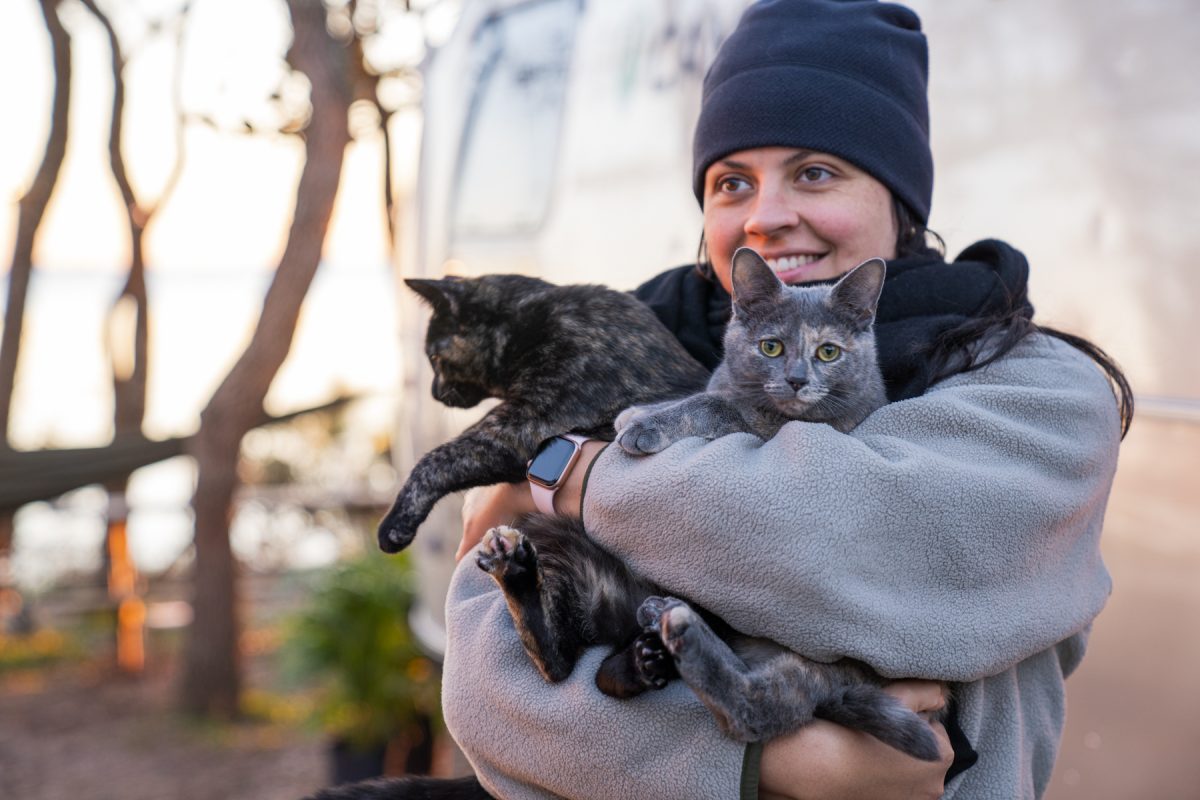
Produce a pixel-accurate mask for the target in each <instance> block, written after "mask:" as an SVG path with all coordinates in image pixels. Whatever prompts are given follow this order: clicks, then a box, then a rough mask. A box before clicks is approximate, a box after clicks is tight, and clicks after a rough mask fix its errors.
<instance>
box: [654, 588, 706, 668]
mask: <svg viewBox="0 0 1200 800" xmlns="http://www.w3.org/2000/svg"><path fill="white" fill-rule="evenodd" d="M699 621H700V618H699V616H697V614H696V612H695V611H693V610H692V607H691V606H689V605H688V604H687V603H685V602H683V601H682V600H676V599H675V598H673V597H671V598H667V606H666V608H664V609H663V611H662V613H661V614H660V615H659V617H658V635H659V638H661V639H662V643H663V645H665V646H666V648H667V650H668V651H669V652H670V653H671V655H673V656H675V657H676V658H678V657H679V655H680V654H681V653H682V652H683V649H684V648H685V647H686V646H687V641H688V632H689V631H690V630H692V628H693V627H694V626H695V624H696V623H697V622H699Z"/></svg>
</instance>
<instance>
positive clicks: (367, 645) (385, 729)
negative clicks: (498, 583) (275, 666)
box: [285, 554, 440, 784]
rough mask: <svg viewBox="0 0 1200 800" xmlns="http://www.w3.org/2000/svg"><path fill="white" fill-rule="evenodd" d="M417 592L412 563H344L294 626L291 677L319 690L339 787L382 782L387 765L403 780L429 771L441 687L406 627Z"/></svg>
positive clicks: (289, 641)
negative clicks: (308, 681) (309, 681)
mask: <svg viewBox="0 0 1200 800" xmlns="http://www.w3.org/2000/svg"><path fill="white" fill-rule="evenodd" d="M413 584H414V579H413V575H412V570H411V568H410V566H409V563H408V559H407V557H406V555H401V556H390V557H385V556H383V555H380V554H371V555H365V556H361V557H358V558H355V559H353V560H350V561H346V562H343V563H341V564H339V565H338V566H336V567H334V568H333V569H332V570H331V571H330V572H329V573H328V574H327V575H326V576H324V579H323V580H321V581H320V583H319V584H318V585H317V586H316V587H315V591H314V592H313V595H312V598H311V600H310V602H309V603H308V605H307V607H306V608H305V609H304V610H303V611H301V612H300V613H299V614H298V615H297V616H296V617H294V618H293V619H292V620H291V623H290V625H289V626H288V631H287V634H286V639H285V641H286V644H285V654H286V658H287V659H288V661H289V662H290V664H291V668H292V671H293V673H294V674H297V675H299V676H300V677H305V678H308V679H315V680H316V681H317V682H318V685H319V689H318V699H317V702H316V706H315V715H316V717H317V720H318V722H319V723H320V725H321V726H322V728H323V729H324V730H325V731H326V732H327V733H328V734H329V735H330V736H331V738H332V744H333V748H332V749H333V769H332V778H333V783H334V784H338V783H345V782H347V781H351V780H361V779H363V778H369V777H375V776H377V775H381V774H384V763H385V757H386V759H387V764H388V765H389V766H392V767H393V769H396V770H398V771H403V772H427V771H428V768H429V764H428V761H429V756H430V754H431V749H430V746H431V741H430V740H431V737H432V728H433V725H434V724H435V722H436V721H437V719H438V717H439V713H440V701H439V690H440V680H439V674H438V669H437V666H436V665H435V664H434V663H433V662H432V661H431V660H430V659H429V658H428V657H426V656H425V654H424V653H423V652H422V651H421V649H420V647H419V646H418V644H417V642H416V639H415V638H414V637H413V634H412V631H411V630H410V629H409V626H408V612H409V608H410V606H411V604H412V599H413V592H414V589H413Z"/></svg>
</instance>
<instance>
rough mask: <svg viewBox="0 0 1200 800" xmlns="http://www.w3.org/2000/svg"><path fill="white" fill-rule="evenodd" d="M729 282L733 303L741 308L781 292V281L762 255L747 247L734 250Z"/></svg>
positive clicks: (771, 297) (775, 296) (774, 297)
mask: <svg viewBox="0 0 1200 800" xmlns="http://www.w3.org/2000/svg"><path fill="white" fill-rule="evenodd" d="M730 283H731V284H733V304H734V305H735V306H740V307H742V308H749V307H750V306H753V305H755V304H756V303H762V302H764V301H768V300H774V299H776V298H778V297H779V295H780V294H782V293H783V281H781V280H779V278H778V277H777V276H776V275H775V273H774V272H772V271H771V268H770V267H769V266H767V262H766V261H763V257H762V256H760V255H759V254H758V253H756V252H754V251H753V250H751V249H750V248H749V247H739V248H738V249H737V250H736V251H735V252H734V254H733V267H732V275H731V277H730Z"/></svg>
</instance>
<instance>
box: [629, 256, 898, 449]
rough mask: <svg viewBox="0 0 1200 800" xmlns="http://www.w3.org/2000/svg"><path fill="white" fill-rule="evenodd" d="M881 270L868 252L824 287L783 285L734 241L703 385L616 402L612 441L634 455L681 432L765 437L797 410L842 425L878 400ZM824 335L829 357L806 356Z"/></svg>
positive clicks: (881, 397)
mask: <svg viewBox="0 0 1200 800" xmlns="http://www.w3.org/2000/svg"><path fill="white" fill-rule="evenodd" d="M886 273H887V267H886V265H885V264H884V262H883V261H882V260H881V259H878V258H875V259H871V260H869V261H865V262H863V263H862V264H859V265H858V266H857V267H855V268H854V269H852V270H850V271H849V272H847V273H846V274H845V275H844V276H842V278H841V279H840V280H838V282H837V283H835V284H833V285H831V286H787V285H785V284H784V283H783V282H782V281H780V280H779V278H778V277H777V276H776V275H775V273H774V272H773V271H772V270H771V268H770V267H768V266H767V263H766V262H765V261H763V259H762V258H761V257H760V256H759V255H758V253H756V252H754V251H753V250H751V249H749V248H745V247H743V248H740V249H738V250H737V252H735V253H734V255H733V262H732V278H731V280H732V284H733V316H732V318H731V319H730V321H729V325H728V326H727V327H726V329H725V343H724V347H725V358H724V361H722V362H721V364H720V365H719V366H718V367H717V369H716V371H715V372H714V373H713V375H712V378H711V379H710V380H709V383H708V387H707V389H706V390H705V391H704V392H702V393H700V394H696V395H693V396H691V397H687V398H684V399H682V400H679V401H674V402H666V403H657V404H655V405H653V406H649V407H641V408H638V407H635V408H630V409H628V410H626V411H624V412H623V413H622V414H621V416H619V417H618V418H617V422H616V429H617V444H619V445H620V446H621V447H622V448H623V449H624V450H625V451H626V452H629V453H632V454H634V455H642V454H649V453H657V452H659V451H661V450H662V449H664V448H666V447H668V446H669V445H671V444H673V443H675V442H677V441H679V440H680V439H683V438H686V437H688V436H701V437H703V438H705V439H716V438H718V437H721V436H725V435H728V434H730V433H753V434H755V435H757V436H758V437H759V438H761V439H770V438H771V437H772V436H774V435H775V433H776V432H777V431H778V430H779V428H780V427H781V426H783V424H784V423H786V422H789V421H791V420H797V419H802V420H807V421H810V422H824V423H826V424H828V425H831V426H833V427H834V428H835V429H836V430H839V431H843V432H845V431H848V430H852V429H853V428H854V427H855V426H857V425H858V424H859V423H860V422H862V421H863V420H864V419H866V417H867V415H869V414H870V413H871V412H872V411H874V410H875V409H877V408H879V407H880V406H882V405H883V404H884V403H886V402H887V396H886V394H885V393H884V387H883V377H882V375H881V374H880V372H879V361H878V357H877V356H876V352H875V336H874V333H873V331H872V323H873V322H874V320H875V308H876V305H877V304H878V302H879V294H880V292H881V291H882V290H883V280H884V277H885V276H886ZM764 339H772V340H776V341H778V342H781V343H782V346H783V352H782V355H780V356H778V357H775V358H769V357H766V356H764V355H763V354H762V353H761V352H760V349H759V343H760V342H761V341H763V340H764ZM826 343H832V344H835V345H837V346H838V347H839V348H840V349H841V355H840V356H839V357H837V358H836V359H835V360H833V361H831V362H829V363H825V362H822V361H821V360H820V359H818V358H816V356H815V352H816V350H817V348H818V347H820V346H821V345H823V344H826Z"/></svg>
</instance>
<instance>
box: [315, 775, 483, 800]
mask: <svg viewBox="0 0 1200 800" xmlns="http://www.w3.org/2000/svg"><path fill="white" fill-rule="evenodd" d="M305 800H492V796H491V795H490V794H488V793H487V792H486V791H485V790H484V788H483V787H482V786H481V785H480V784H479V781H478V780H477V779H476V778H475V776H473V775H472V776H470V777H467V778H425V777H413V776H409V777H405V778H376V779H374V780H369V781H361V782H359V783H347V784H343V785H341V786H334V787H332V788H329V789H322V790H321V791H319V792H317V793H316V794H314V795H310V796H309V797H306V798H305Z"/></svg>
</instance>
